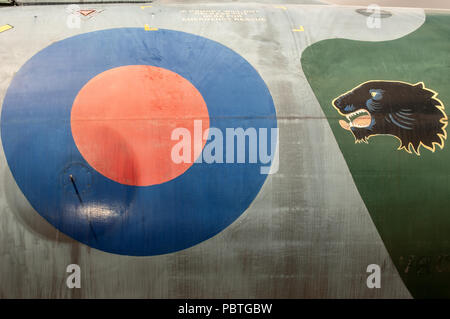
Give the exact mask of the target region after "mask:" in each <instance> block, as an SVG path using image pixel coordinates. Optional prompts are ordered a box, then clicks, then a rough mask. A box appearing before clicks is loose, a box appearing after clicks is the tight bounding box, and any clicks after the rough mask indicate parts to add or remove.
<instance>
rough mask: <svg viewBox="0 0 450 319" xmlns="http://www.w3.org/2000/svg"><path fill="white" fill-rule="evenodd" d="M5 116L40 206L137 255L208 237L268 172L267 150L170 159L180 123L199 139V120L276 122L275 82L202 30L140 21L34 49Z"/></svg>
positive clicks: (17, 165) (13, 163)
mask: <svg viewBox="0 0 450 319" xmlns="http://www.w3.org/2000/svg"><path fill="white" fill-rule="evenodd" d="M80 48H82V50H80ZM1 116H2V121H1V138H2V144H3V148H4V151H5V155H6V159H7V161H8V165H9V168H10V169H11V172H12V174H13V176H14V178H15V180H16V182H17V185H18V186H19V188H20V190H21V191H22V192H23V194H24V195H25V196H26V198H27V199H28V201H29V202H30V204H31V205H32V206H33V208H34V209H35V210H36V212H37V213H39V214H40V215H41V216H43V217H44V218H45V219H46V220H47V221H48V222H49V223H51V224H52V225H53V226H54V227H56V228H57V229H58V230H60V231H62V232H64V233H65V234H67V235H69V236H71V237H72V238H73V239H75V240H78V241H80V242H82V243H84V244H86V245H89V246H91V247H93V248H97V249H100V250H103V251H106V252H111V253H116V254H124V255H135V256H151V255H158V254H165V253H170V252H175V251H178V250H181V249H185V248H188V247H191V246H193V245H196V244H198V243H200V242H202V241H204V240H207V239H209V238H211V237H212V236H214V235H216V234H217V233H219V232H220V231H222V230H223V229H225V228H226V227H227V226H229V225H230V224H231V223H232V222H233V221H234V220H236V219H237V218H238V217H239V216H240V215H241V214H242V213H243V212H244V211H245V210H246V209H247V208H248V207H249V205H250V204H251V203H252V201H253V200H254V199H255V197H256V195H257V194H258V192H259V190H260V189H261V187H262V185H263V183H264V181H265V179H266V177H267V175H264V174H261V171H260V169H261V166H262V165H267V163H261V162H260V160H258V161H257V162H256V163H254V162H251V163H248V162H245V163H237V162H233V163H220V162H218V163H216V162H214V163H206V162H204V161H196V162H195V163H193V162H184V163H178V162H176V161H173V160H172V159H171V151H172V147H173V145H174V141H173V140H172V138H171V133H172V132H173V131H174V130H175V129H177V128H184V129H186V130H187V131H188V132H190V133H191V134H190V137H191V139H192V141H191V142H192V145H195V143H196V141H195V135H196V133H195V130H196V129H195V124H194V122H195V120H197V121H199V120H200V121H201V124H202V129H203V130H207V129H208V128H217V129H219V130H220V131H221V132H226V129H227V128H242V129H244V130H247V129H249V128H251V129H256V131H258V129H260V128H262V129H268V130H269V131H270V129H271V128H276V126H277V122H276V112H275V107H274V104H273V100H272V97H271V95H270V93H269V90H268V88H267V86H266V85H265V83H264V81H263V80H262V79H261V77H260V76H259V74H258V73H257V71H256V70H255V69H254V68H253V67H252V66H251V65H250V64H249V63H248V62H247V61H246V60H245V59H244V58H242V57H241V56H240V55H239V54H237V53H236V52H234V51H232V50H231V49H229V48H227V47H225V46H224V45H222V44H219V43H217V42H215V41H212V40H209V39H206V38H203V37H200V36H196V35H192V34H188V33H184V32H178V31H171V30H163V29H160V30H158V31H155V32H147V31H145V30H144V29H138V28H119V29H110V30H103V31H96V32H90V33H85V34H82V35H78V36H74V37H71V38H68V39H65V40H62V41H59V42H56V43H54V44H52V45H50V46H49V47H47V48H45V49H43V50H42V51H40V52H38V53H37V54H36V55H34V56H33V57H32V58H31V59H30V60H29V61H27V62H26V63H25V64H24V66H23V67H22V68H21V69H20V70H19V72H18V73H17V74H16V76H15V77H14V79H13V81H12V83H11V85H10V87H9V88H8V91H7V93H6V96H5V99H4V103H3V107H2V114H1ZM210 141H211V140H208V141H207V140H202V143H201V145H200V153H198V152H197V153H196V151H195V149H196V147H193V148H192V154H191V155H192V158H193V159H196V158H199V157H201V156H202V154H201V152H202V151H201V150H202V149H203V147H205V145H207V144H208V143H209V142H210ZM259 144H260V143H258V146H257V147H258V149H257V150H256V151H259V147H260V145H259ZM235 147H237V146H236V145H235ZM269 148H270V146H269ZM226 151H227V149H224V153H226ZM228 151H229V150H228ZM234 151H236V149H234ZM247 155H248V152H247ZM224 157H226V154H224ZM256 218H257V216H256Z"/></svg>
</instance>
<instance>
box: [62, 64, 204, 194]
mask: <svg viewBox="0 0 450 319" xmlns="http://www.w3.org/2000/svg"><path fill="white" fill-rule="evenodd" d="M193 119H201V121H202V127H203V128H204V129H207V128H209V115H208V109H207V107H206V103H205V101H204V100H203V98H202V95H201V94H200V92H198V91H197V89H196V88H195V87H194V86H193V85H192V84H191V83H190V82H189V81H188V80H186V79H185V78H183V77H182V76H180V75H178V74H177V73H175V72H172V71H169V70H167V69H164V68H160V67H156V66H150V65H129V66H122V67H118V68H113V69H110V70H107V71H105V72H102V73H100V74H99V75H97V76H95V77H94V78H93V79H91V80H90V81H89V82H88V83H86V85H85V86H84V87H83V88H82V89H81V91H80V92H79V93H78V95H77V97H76V98H75V101H74V103H73V106H72V112H71V128H72V134H73V137H74V140H75V143H76V145H77V147H78V150H79V151H80V153H81V154H82V155H83V157H84V158H85V160H86V161H87V162H88V163H89V164H90V165H91V166H92V167H93V168H95V169H96V170H97V171H98V172H100V173H101V174H102V175H104V176H106V177H108V178H110V179H112V180H114V181H116V182H118V183H121V184H126V185H135V186H149V185H155V184H161V183H164V182H167V181H169V180H172V179H173V178H175V177H177V176H179V175H181V174H183V173H184V172H185V171H186V170H187V169H188V168H189V167H191V165H192V162H190V163H175V162H174V161H173V160H172V159H171V146H172V145H173V141H171V134H172V132H173V131H174V130H175V129H176V128H185V129H187V130H189V132H190V133H191V134H190V136H191V139H192V140H191V145H194V140H193V138H194V120H193ZM205 143H206V141H205V140H203V145H202V148H203V146H204V144H205ZM191 151H192V152H193V151H194V148H192V150H191ZM198 155H199V154H191V156H190V158H193V159H195V158H196V157H197V156H198Z"/></svg>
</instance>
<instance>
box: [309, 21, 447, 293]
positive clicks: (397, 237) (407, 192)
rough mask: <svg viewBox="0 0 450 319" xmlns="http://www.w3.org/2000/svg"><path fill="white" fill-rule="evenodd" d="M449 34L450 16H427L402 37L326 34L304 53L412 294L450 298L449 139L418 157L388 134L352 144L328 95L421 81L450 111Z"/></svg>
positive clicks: (355, 175) (341, 144)
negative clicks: (373, 83)
mask: <svg viewBox="0 0 450 319" xmlns="http://www.w3.org/2000/svg"><path fill="white" fill-rule="evenodd" d="M380 32H382V29H381V30H380ZM449 37H450V15H443V14H442V15H441V14H439V15H438V14H434V15H427V18H426V22H425V23H424V25H423V26H422V27H421V28H419V29H418V30H416V31H415V32H413V33H411V34H409V35H407V36H405V37H403V38H401V39H398V40H393V41H383V42H364V41H353V40H343V39H332V40H324V41H321V42H318V43H316V44H313V45H311V46H310V47H308V48H307V49H306V50H305V51H304V52H303V55H302V59H301V62H302V66H303V70H304V72H305V75H306V76H307V78H308V81H309V83H310V85H311V87H312V89H313V91H314V93H315V95H316V97H317V99H318V101H319V103H320V105H321V107H322V109H323V111H324V113H325V115H326V117H327V119H328V122H329V124H330V127H331V129H332V131H333V133H334V135H335V137H336V140H337V142H338V144H339V147H340V149H341V151H342V154H343V155H344V157H345V160H346V162H347V165H348V167H349V169H350V172H351V174H352V176H353V179H354V181H355V184H356V186H357V188H358V190H359V192H360V194H361V197H362V198H363V200H364V203H365V205H366V207H367V209H368V211H369V213H370V215H371V217H372V219H373V221H374V223H375V225H376V227H377V229H378V231H379V233H380V235H381V238H382V239H383V241H384V243H385V245H386V248H387V249H388V251H389V253H390V255H391V257H392V259H393V261H394V263H395V265H396V267H397V269H398V271H399V273H400V275H401V277H402V279H403V280H404V282H405V284H406V286H407V287H408V289H409V290H410V292H411V294H412V295H413V296H414V297H416V298H431V297H441V298H449V297H450V141H449V140H446V141H445V146H444V149H442V150H441V149H440V148H439V147H436V151H435V152H434V153H433V152H431V151H429V150H427V149H425V148H421V149H420V154H421V155H420V156H417V155H416V154H414V152H413V153H412V154H409V153H407V152H405V151H403V150H397V148H398V147H399V145H400V142H399V140H398V139H396V138H394V137H392V136H388V135H378V136H373V137H371V138H370V139H369V140H368V144H365V143H358V144H356V143H355V139H354V137H353V135H352V134H351V133H350V132H349V131H346V130H344V129H343V128H341V126H340V125H339V120H340V119H343V117H342V116H341V115H339V114H338V112H337V111H336V109H335V108H334V107H333V106H332V104H331V102H332V101H333V99H334V98H336V97H337V96H339V95H341V94H343V93H345V92H347V91H348V90H351V89H352V88H354V87H355V86H357V85H358V84H360V83H363V82H366V81H369V80H390V81H404V82H408V83H417V82H421V81H423V82H424V83H425V85H426V87H427V88H430V89H432V90H434V91H436V92H437V93H438V96H437V97H438V98H439V99H440V100H441V101H442V102H443V104H444V106H445V107H446V108H445V112H446V113H447V114H449V112H450V86H449V84H450V41H449ZM449 129H450V127H447V131H448V130H449Z"/></svg>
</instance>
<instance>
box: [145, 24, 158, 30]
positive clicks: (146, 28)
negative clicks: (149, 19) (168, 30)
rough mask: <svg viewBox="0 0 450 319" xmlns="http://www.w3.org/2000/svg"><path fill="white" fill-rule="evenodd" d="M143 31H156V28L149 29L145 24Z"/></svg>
mask: <svg viewBox="0 0 450 319" xmlns="http://www.w3.org/2000/svg"><path fill="white" fill-rule="evenodd" d="M144 30H145V31H158V28H150V27H149V26H148V24H146V25H145V26H144Z"/></svg>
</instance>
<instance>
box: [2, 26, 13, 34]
mask: <svg viewBox="0 0 450 319" xmlns="http://www.w3.org/2000/svg"><path fill="white" fill-rule="evenodd" d="M12 28H14V27H13V26H12V25H9V24H5V25H2V26H0V33H1V32H4V31H8V30H9V29H12Z"/></svg>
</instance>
